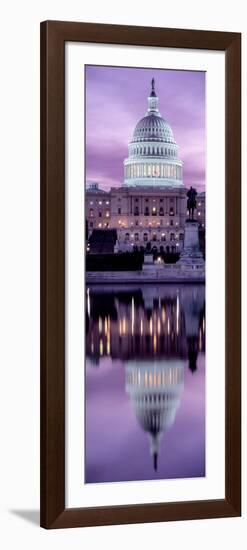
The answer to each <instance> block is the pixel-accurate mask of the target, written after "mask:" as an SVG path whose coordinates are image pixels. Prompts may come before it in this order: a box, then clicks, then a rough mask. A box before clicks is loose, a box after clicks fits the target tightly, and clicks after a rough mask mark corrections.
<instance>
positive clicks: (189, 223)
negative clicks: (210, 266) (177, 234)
mask: <svg viewBox="0 0 247 550" xmlns="http://www.w3.org/2000/svg"><path fill="white" fill-rule="evenodd" d="M198 227H199V223H198V222H196V221H194V220H186V222H185V232H184V248H183V250H182V252H181V254H180V258H179V260H178V262H177V265H187V266H189V265H191V266H192V265H198V266H199V265H200V266H203V265H204V263H205V262H204V259H203V255H202V253H201V251H200V247H199V234H198Z"/></svg>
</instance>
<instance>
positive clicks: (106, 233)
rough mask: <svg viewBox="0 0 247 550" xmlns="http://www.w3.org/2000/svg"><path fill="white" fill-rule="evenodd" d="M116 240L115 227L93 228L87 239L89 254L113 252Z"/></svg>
mask: <svg viewBox="0 0 247 550" xmlns="http://www.w3.org/2000/svg"><path fill="white" fill-rule="evenodd" d="M116 241H117V231H116V229H93V232H92V234H91V235H90V237H89V239H88V242H89V245H90V254H113V253H114V246H115V244H116Z"/></svg>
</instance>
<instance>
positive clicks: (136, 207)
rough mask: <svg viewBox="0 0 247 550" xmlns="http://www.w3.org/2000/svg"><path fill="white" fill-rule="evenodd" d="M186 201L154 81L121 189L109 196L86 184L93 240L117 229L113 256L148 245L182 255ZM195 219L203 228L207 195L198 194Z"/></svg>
mask: <svg viewBox="0 0 247 550" xmlns="http://www.w3.org/2000/svg"><path fill="white" fill-rule="evenodd" d="M186 203H187V189H186V188H185V185H184V183H183V162H182V161H181V159H180V158H179V151H178V145H177V143H176V141H175V138H174V135H173V132H172V129H171V127H170V125H169V124H168V122H167V121H166V120H165V119H164V118H163V117H162V116H161V114H160V112H159V109H158V97H157V95H156V92H155V82H154V79H152V82H151V92H150V95H149V97H148V110H147V112H146V114H145V116H144V117H143V118H142V119H141V120H139V122H138V123H137V125H136V127H135V129H134V133H133V137H132V139H131V141H130V143H129V145H128V158H126V159H125V160H124V183H123V185H122V186H121V187H114V188H111V190H110V191H109V192H106V191H104V190H102V189H100V188H99V186H98V184H97V183H91V184H89V185H88V186H87V190H86V220H87V227H88V236H89V241H90V240H92V239H90V237H92V236H93V235H94V234H96V230H97V233H98V234H99V232H103V231H104V234H105V230H107V229H108V230H109V229H111V230H115V232H114V234H115V239H114V251H115V252H125V251H131V250H133V249H134V250H137V249H138V250H139V249H145V248H146V247H147V244H148V243H149V248H150V250H153V251H158V252H180V251H181V250H182V249H183V241H184V226H185V220H186V217H187V206H186ZM195 217H196V218H197V220H198V222H199V223H200V226H201V227H202V228H204V224H205V193H198V196H197V210H196V212H195ZM109 234H110V232H109ZM89 250H90V245H88V251H89Z"/></svg>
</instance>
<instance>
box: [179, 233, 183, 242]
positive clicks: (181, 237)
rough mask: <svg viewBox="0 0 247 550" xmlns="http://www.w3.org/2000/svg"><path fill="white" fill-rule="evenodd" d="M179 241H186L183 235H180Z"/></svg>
mask: <svg viewBox="0 0 247 550" xmlns="http://www.w3.org/2000/svg"><path fill="white" fill-rule="evenodd" d="M179 240H180V241H183V240H184V236H183V233H179Z"/></svg>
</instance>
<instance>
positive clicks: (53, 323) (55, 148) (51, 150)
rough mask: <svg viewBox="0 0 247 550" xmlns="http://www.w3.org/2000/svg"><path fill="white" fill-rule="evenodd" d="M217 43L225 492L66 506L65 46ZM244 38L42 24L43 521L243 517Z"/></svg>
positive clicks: (72, 523) (54, 524) (56, 524)
mask: <svg viewBox="0 0 247 550" xmlns="http://www.w3.org/2000/svg"><path fill="white" fill-rule="evenodd" d="M68 41H70V42H91V43H98V44H99V43H102V44H121V45H124V44H127V45H137V46H149V47H153V46H156V47H164V48H165V47H167V48H190V49H192V48H193V49H201V50H221V51H223V52H225V62H226V82H225V86H226V113H225V125H226V139H225V150H226V165H225V169H226V170H225V174H226V178H225V186H226V227H225V237H226V269H225V273H226V349H225V357H226V362H225V377H226V386H225V392H226V393H225V397H226V407H225V449H226V453H225V499H220V500H208V501H202V500H200V501H194V502H191V501H190V502H172V503H166V502H164V503H157V504H145V503H143V504H141V505H140V504H138V505H124V506H122V505H121V506H107V507H93V508H71V509H67V508H65V43H66V42H68ZM240 194H241V35H240V34H238V33H228V32H211V31H197V30H180V29H176V30H175V29H163V28H151V27H150V28H148V27H147V28H146V27H134V26H119V25H105V24H104V25H103V24H92V23H72V22H62V21H46V22H43V23H41V526H42V527H44V528H65V527H81V526H95V525H110V524H121V523H122V524H124V523H138V522H156V521H174V520H186V519H201V518H220V517H230V516H239V515H240V514H241V366H240V361H241V342H240V338H241V336H240V328H241V291H240V283H241V264H240V257H241V252H240V250H241V202H240V201H241V198H240Z"/></svg>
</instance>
